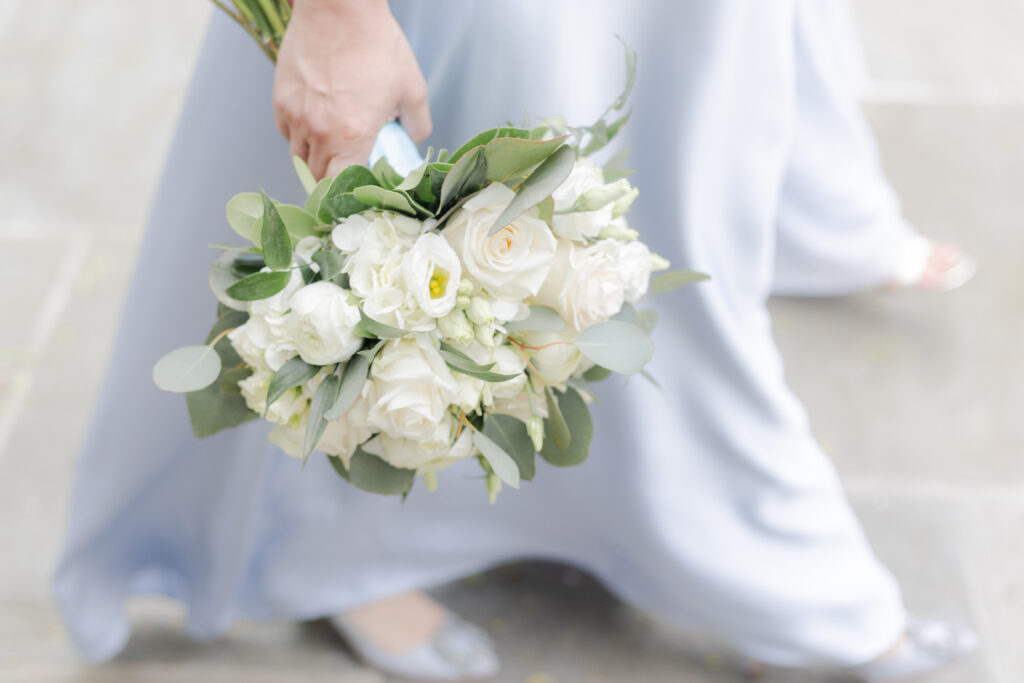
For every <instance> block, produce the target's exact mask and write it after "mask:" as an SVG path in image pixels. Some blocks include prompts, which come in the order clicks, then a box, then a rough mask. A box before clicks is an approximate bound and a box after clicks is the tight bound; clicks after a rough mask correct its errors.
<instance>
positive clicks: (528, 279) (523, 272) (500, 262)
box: [444, 183, 557, 301]
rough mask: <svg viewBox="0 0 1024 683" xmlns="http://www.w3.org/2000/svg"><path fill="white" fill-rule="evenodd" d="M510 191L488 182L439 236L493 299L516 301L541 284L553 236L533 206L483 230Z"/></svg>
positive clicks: (501, 208)
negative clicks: (495, 229) (496, 227)
mask: <svg viewBox="0 0 1024 683" xmlns="http://www.w3.org/2000/svg"><path fill="white" fill-rule="evenodd" d="M513 196H514V193H513V192H512V190H510V189H508V188H507V187H505V186H504V185H502V184H501V183H491V184H490V185H488V186H487V187H485V188H484V189H483V190H481V191H480V192H479V193H478V194H477V195H475V196H474V197H472V198H471V199H470V200H469V201H467V202H466V203H465V205H463V207H462V208H461V209H460V210H459V211H458V213H456V214H455V216H454V217H453V218H452V220H451V222H450V223H449V224H448V227H447V228H445V229H444V237H445V239H447V240H448V243H449V244H451V245H452V247H453V248H454V249H455V251H456V253H458V254H459V255H460V256H461V257H462V263H463V265H464V266H465V269H466V274H467V276H469V277H471V278H472V279H473V281H474V282H475V283H476V284H477V285H479V286H480V287H482V288H483V289H484V290H486V291H487V293H488V294H490V295H492V296H494V297H496V298H498V299H509V300H512V301H520V300H522V299H525V298H526V297H528V296H532V295H533V294H536V293H537V290H538V289H540V286H541V284H543V282H544V278H545V277H547V274H548V269H549V268H550V266H551V260H552V259H553V258H554V254H555V248H556V246H557V240H556V239H555V236H554V235H553V234H552V233H551V230H550V228H548V226H547V224H546V223H545V222H544V221H542V220H540V219H539V218H538V217H537V211H536V209H531V210H530V211H527V212H526V213H525V214H523V215H521V216H520V217H519V218H516V219H515V220H514V221H512V222H511V223H509V224H508V225H506V226H505V227H503V228H502V229H501V230H499V231H498V232H497V233H495V234H494V235H491V236H488V235H487V233H488V231H490V229H491V227H492V226H493V225H494V221H495V220H496V219H497V218H498V216H499V215H500V214H501V212H502V211H504V209H505V207H506V206H508V203H509V202H510V201H512V197H513Z"/></svg>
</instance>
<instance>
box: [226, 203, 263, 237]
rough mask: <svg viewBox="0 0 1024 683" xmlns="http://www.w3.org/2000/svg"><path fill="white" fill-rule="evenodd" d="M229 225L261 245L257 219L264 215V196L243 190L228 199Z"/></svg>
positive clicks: (227, 214) (241, 234) (240, 234)
mask: <svg viewBox="0 0 1024 683" xmlns="http://www.w3.org/2000/svg"><path fill="white" fill-rule="evenodd" d="M224 213H225V215H226V216H227V219H228V225H230V226H231V229H232V230H234V231H235V232H236V233H238V234H239V236H241V237H244V238H245V239H247V240H249V241H250V242H252V243H253V244H255V245H256V246H257V247H258V246H260V243H259V235H257V234H256V221H257V220H258V219H259V218H260V217H261V216H262V215H263V198H262V197H260V195H259V194H257V193H256V192H242V193H241V194H236V195H235V196H234V197H232V198H231V199H229V200H228V204H227V206H226V207H225V209H224Z"/></svg>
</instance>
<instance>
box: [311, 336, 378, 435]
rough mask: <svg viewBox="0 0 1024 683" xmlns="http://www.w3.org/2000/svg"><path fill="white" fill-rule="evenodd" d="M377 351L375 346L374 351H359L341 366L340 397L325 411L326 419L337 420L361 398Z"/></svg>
mask: <svg viewBox="0 0 1024 683" xmlns="http://www.w3.org/2000/svg"><path fill="white" fill-rule="evenodd" d="M376 351H377V349H376V348H374V349H373V352H372V353H369V352H367V353H364V352H359V353H357V354H355V355H354V356H352V357H351V358H349V359H348V362H347V363H345V365H344V366H343V368H341V373H340V374H341V386H340V388H339V389H338V398H337V400H335V402H334V405H332V406H331V407H330V408H329V409H328V410H327V412H326V413H324V417H325V418H326V419H328V420H337V419H338V418H339V417H341V416H342V415H344V414H345V411H347V410H348V409H349V408H351V407H352V404H353V403H355V402H356V399H357V398H359V392H360V391H362V389H363V385H364V384H365V383H366V378H367V377H368V376H369V374H370V363H372V362H373V356H374V355H375V354H376Z"/></svg>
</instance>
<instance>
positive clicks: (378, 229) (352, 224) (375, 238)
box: [331, 211, 423, 253]
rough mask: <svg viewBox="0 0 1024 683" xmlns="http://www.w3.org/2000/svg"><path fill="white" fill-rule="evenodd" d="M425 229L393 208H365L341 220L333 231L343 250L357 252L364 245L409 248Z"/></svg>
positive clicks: (336, 241)
mask: <svg viewBox="0 0 1024 683" xmlns="http://www.w3.org/2000/svg"><path fill="white" fill-rule="evenodd" d="M422 230H423V223H421V222H420V221H418V220H416V219H415V218H410V217H409V216H403V215H402V214H399V213H394V212H393V211H363V212H362V213H357V214H353V215H351V216H348V217H347V218H343V219H341V222H340V223H339V224H338V225H337V227H335V228H334V230H333V231H332V232H331V240H332V241H333V242H334V245H335V246H336V247H338V249H341V250H342V251H343V252H346V253H352V252H354V251H358V250H359V249H360V248H362V247H363V246H364V244H367V243H370V244H371V245H372V246H376V247H380V248H383V249H385V250H390V249H392V248H394V247H401V248H403V249H408V248H409V247H411V246H412V244H413V242H414V241H415V240H416V237H418V236H419V234H420V232H421V231H422Z"/></svg>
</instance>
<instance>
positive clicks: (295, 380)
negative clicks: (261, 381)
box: [263, 356, 320, 416]
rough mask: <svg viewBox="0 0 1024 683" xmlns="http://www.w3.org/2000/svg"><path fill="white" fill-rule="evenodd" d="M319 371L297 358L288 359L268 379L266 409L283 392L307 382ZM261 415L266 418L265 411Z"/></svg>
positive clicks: (282, 394)
mask: <svg viewBox="0 0 1024 683" xmlns="http://www.w3.org/2000/svg"><path fill="white" fill-rule="evenodd" d="M319 371H320V368H319V367H318V366H316V365H310V364H309V363H307V362H306V361H304V360H302V359H301V358H299V357H298V356H295V357H294V358H289V359H288V361H286V362H285V364H284V365H282V366H281V367H280V369H278V371H277V372H275V373H274V376H273V377H272V378H271V379H270V386H269V387H267V408H270V406H271V404H272V403H273V402H274V401H276V400H277V399H279V398H281V397H282V396H284V392H286V391H288V390H289V389H293V388H295V387H297V386H299V385H300V384H302V383H303V382H307V381H309V380H310V379H312V378H313V376H314V375H315V374H316V373H318V372H319ZM263 414H264V416H266V410H264V411H263Z"/></svg>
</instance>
